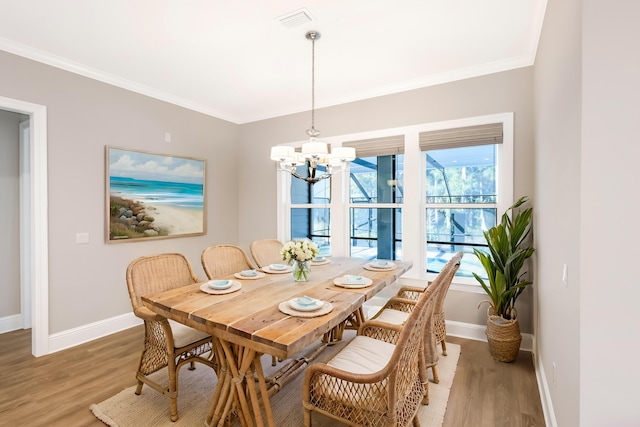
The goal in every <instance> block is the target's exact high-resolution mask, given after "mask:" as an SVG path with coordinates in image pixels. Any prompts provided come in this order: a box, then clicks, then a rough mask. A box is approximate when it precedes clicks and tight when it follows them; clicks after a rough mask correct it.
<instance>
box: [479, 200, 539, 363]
mask: <svg viewBox="0 0 640 427" xmlns="http://www.w3.org/2000/svg"><path fill="white" fill-rule="evenodd" d="M528 200H529V199H528V197H526V196H524V197H521V198H520V199H519V200H518V201H517V202H516V203H515V204H514V205H512V206H511V207H509V208H508V209H507V210H506V211H505V213H504V214H503V215H502V218H501V221H500V223H499V224H497V225H496V226H495V227H492V228H490V229H489V230H487V231H485V232H484V237H485V239H486V241H487V245H488V249H489V252H488V253H484V252H482V251H479V250H477V249H474V250H473V252H474V254H475V255H476V256H477V257H478V259H479V260H480V262H481V263H482V266H483V267H484V269H485V271H486V273H487V278H488V279H487V281H488V283H486V282H485V280H484V279H482V278H481V277H480V276H478V275H477V274H475V273H474V274H473V276H474V277H475V278H476V280H477V281H478V282H480V285H481V286H482V288H483V289H484V291H485V292H486V293H487V295H488V296H489V300H484V301H481V302H480V304H478V307H480V305H481V304H482V303H483V302H487V303H488V304H489V308H488V309H487V315H488V318H487V340H488V342H489V351H490V352H491V355H492V356H493V358H494V359H496V360H499V361H502V362H512V361H514V360H515V358H516V357H517V355H518V350H519V348H520V342H521V341H522V335H521V334H520V327H519V325H518V315H517V311H516V308H515V303H516V300H517V299H518V297H519V296H520V294H521V293H522V292H523V291H524V289H525V288H526V287H527V286H528V285H530V284H531V283H532V282H530V281H528V280H527V279H526V277H525V275H526V271H525V272H523V271H522V270H523V267H524V264H525V261H526V260H527V259H528V258H529V257H531V255H533V253H534V251H535V249H534V248H533V247H531V246H530V243H529V240H528V237H529V234H530V232H531V220H532V214H533V208H531V207H529V208H527V209H524V210H519V211H518V212H517V213H516V215H515V218H513V220H512V219H511V217H510V215H509V211H513V212H515V209H517V208H519V207H520V206H522V205H523V204H524V203H526V202H527V201H528Z"/></svg>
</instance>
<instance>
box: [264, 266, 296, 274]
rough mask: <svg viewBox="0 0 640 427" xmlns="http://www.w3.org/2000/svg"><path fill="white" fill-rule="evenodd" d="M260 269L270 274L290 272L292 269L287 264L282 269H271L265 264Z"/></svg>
mask: <svg viewBox="0 0 640 427" xmlns="http://www.w3.org/2000/svg"><path fill="white" fill-rule="evenodd" d="M262 271H264V272H265V273H272V274H282V273H290V272H292V271H293V267H292V266H290V265H288V266H287V268H285V269H284V270H272V269H271V268H269V266H265V267H262Z"/></svg>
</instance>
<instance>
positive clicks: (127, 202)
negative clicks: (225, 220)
mask: <svg viewBox="0 0 640 427" xmlns="http://www.w3.org/2000/svg"><path fill="white" fill-rule="evenodd" d="M105 171H106V174H105V175H106V179H105V182H106V191H105V193H106V241H107V242H108V243H119V242H132V241H145V240H155V239H166V238H175V237H186V236H201V235H204V234H206V232H207V230H206V218H207V215H206V192H205V181H206V180H205V174H206V160H205V159H198V158H193V157H185V156H176V155H170V154H158V153H150V152H146V151H138V150H131V149H128V148H120V147H113V146H108V145H107V146H105Z"/></svg>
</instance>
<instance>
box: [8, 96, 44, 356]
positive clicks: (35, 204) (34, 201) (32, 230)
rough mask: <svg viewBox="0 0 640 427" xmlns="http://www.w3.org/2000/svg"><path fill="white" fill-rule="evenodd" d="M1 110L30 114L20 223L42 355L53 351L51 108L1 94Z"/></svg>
mask: <svg viewBox="0 0 640 427" xmlns="http://www.w3.org/2000/svg"><path fill="white" fill-rule="evenodd" d="M0 109H2V110H8V111H12V112H16V113H21V114H26V115H28V116H29V124H28V129H27V126H26V125H23V128H21V137H23V136H28V143H27V142H26V141H25V145H24V146H22V147H21V152H22V153H23V154H24V157H25V159H24V160H25V162H24V163H22V164H21V175H22V173H23V172H24V173H25V174H26V175H27V176H26V177H24V176H21V193H23V195H21V203H20V205H21V206H20V216H21V221H20V222H21V224H25V227H26V231H25V232H21V233H20V248H21V249H20V251H21V257H20V258H21V272H20V281H21V300H22V301H23V306H22V313H23V315H24V314H26V313H29V314H28V315H29V317H30V319H24V323H25V325H29V324H30V325H31V353H32V354H33V355H34V356H36V357H38V356H43V355H45V354H48V352H49V264H48V259H49V241H48V216H47V205H48V198H47V109H46V107H45V106H43V105H38V104H32V103H29V102H24V101H20V100H16V99H11V98H5V97H0ZM24 178H26V179H24ZM21 231H22V230H21ZM29 300H30V301H29ZM24 304H27V305H28V306H29V307H26V308H25V307H24Z"/></svg>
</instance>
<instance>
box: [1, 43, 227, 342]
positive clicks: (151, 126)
mask: <svg viewBox="0 0 640 427" xmlns="http://www.w3.org/2000/svg"><path fill="white" fill-rule="evenodd" d="M0 69H1V70H2V79H0V95H2V96H4V97H8V98H13V99H18V100H21V101H26V102H31V103H34V104H40V105H44V106H46V107H47V118H48V123H47V125H48V126H47V138H48V185H49V279H50V281H49V302H50V310H49V314H50V319H49V322H50V333H56V332H60V331H65V330H68V329H72V328H75V327H79V326H82V325H86V324H89V323H92V322H97V321H101V320H105V319H109V318H111V317H114V316H117V315H121V314H125V313H130V312H131V305H130V303H129V297H128V294H127V291H126V284H125V270H126V267H127V265H128V263H129V262H130V261H131V260H132V259H134V258H136V257H138V256H141V255H148V254H153V253H159V252H182V253H184V254H185V255H187V256H188V258H189V260H190V261H191V263H192V264H193V266H194V269H195V271H196V273H197V274H198V275H200V276H201V277H204V273H203V271H202V268H201V267H200V262H199V259H200V258H199V256H200V252H201V250H202V249H204V248H205V247H206V246H209V245H211V244H216V243H222V242H235V241H236V240H237V238H238V236H237V230H238V220H237V215H236V209H237V199H238V191H237V185H236V180H235V179H229V177H235V174H236V170H237V163H238V159H237V154H238V151H237V149H236V141H237V139H238V126H237V125H235V124H232V123H229V122H225V121H222V120H219V119H216V118H213V117H209V116H206V115H204V114H200V113H196V112H193V111H189V110H187V109H184V108H181V107H177V106H174V105H171V104H167V103H165V102H160V101H158V100H155V99H152V98H149V97H146V96H142V95H138V94H135V93H132V92H129V91H126V90H124V89H119V88H116V87H114V86H110V85H107V84H103V83H100V82H98V81H95V80H91V79H88V78H85V77H81V76H78V75H75V74H72V73H69V72H66V71H62V70H59V69H57V68H53V67H50V66H47V65H43V64H39V63H37V62H34V61H30V60H27V59H24V58H21V57H18V56H15V55H11V54H8V53H5V52H0ZM165 132H170V133H171V135H172V142H171V143H166V142H164V135H165ZM105 145H115V146H120V147H126V148H132V149H138V150H145V151H151V152H157V153H166V154H176V155H185V156H191V157H199V158H205V159H207V178H206V197H207V203H208V211H207V224H208V234H207V235H205V236H202V237H190V238H174V239H164V240H155V241H151V242H135V243H134V242H131V243H120V244H106V243H105V238H104V234H105V224H104V218H105V176H104V174H105V172H104V163H105V161H104V156H105ZM5 226H9V225H8V224H6V225H5ZM76 233H89V235H90V240H91V241H90V243H89V244H82V245H78V244H76V243H75V235H76Z"/></svg>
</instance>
